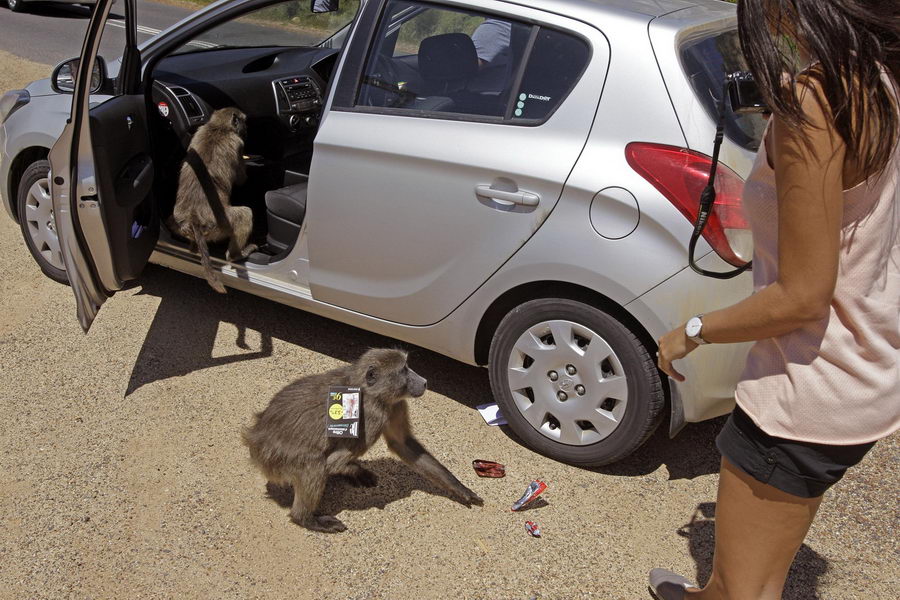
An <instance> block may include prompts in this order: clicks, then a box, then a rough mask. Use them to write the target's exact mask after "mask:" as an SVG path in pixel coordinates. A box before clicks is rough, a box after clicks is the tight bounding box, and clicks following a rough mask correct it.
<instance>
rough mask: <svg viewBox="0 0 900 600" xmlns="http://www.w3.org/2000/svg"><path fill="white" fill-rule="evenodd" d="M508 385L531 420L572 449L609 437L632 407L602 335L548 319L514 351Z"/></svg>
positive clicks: (530, 331)
mask: <svg viewBox="0 0 900 600" xmlns="http://www.w3.org/2000/svg"><path fill="white" fill-rule="evenodd" d="M507 381H508V383H509V389H510V391H511V392H512V396H513V401H514V403H515V405H516V408H517V409H518V410H519V412H520V413H521V414H522V416H523V417H525V420H526V421H528V423H530V424H531V426H532V427H534V428H535V429H536V430H538V431H539V432H540V433H541V434H543V435H544V436H546V437H548V438H550V439H552V440H554V441H557V442H560V443H563V444H568V445H571V446H584V445H587V444H593V443H596V442H599V441H601V440H603V439H605V438H606V437H608V436H609V435H610V434H611V433H612V432H613V431H615V429H616V427H618V426H619V423H620V422H621V420H622V417H623V416H624V414H625V408H626V406H627V404H628V383H627V379H626V377H625V370H624V369H623V367H622V363H621V361H620V360H619V357H618V356H616V353H615V352H614V351H613V349H612V347H610V345H609V344H608V343H607V342H606V340H604V339H603V338H602V337H600V335H599V334H597V333H596V332H594V331H593V330H591V329H590V328H588V327H585V326H584V325H580V324H578V323H574V322H572V321H564V320H553V321H544V322H542V323H538V324H537V325H534V326H533V327H531V328H529V329H528V330H527V331H525V332H524V333H523V334H522V335H521V336H520V337H519V339H518V340H517V341H516V343H515V345H514V346H513V350H512V352H511V353H510V357H509V366H508V368H507Z"/></svg>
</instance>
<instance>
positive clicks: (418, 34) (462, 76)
mask: <svg viewBox="0 0 900 600" xmlns="http://www.w3.org/2000/svg"><path fill="white" fill-rule="evenodd" d="M589 58H590V47H589V46H588V44H587V43H586V42H585V41H584V40H582V39H581V38H580V37H578V36H575V35H573V34H569V33H563V32H560V31H557V30H555V29H551V28H547V27H542V26H535V25H532V24H527V23H523V22H520V21H517V20H515V19H511V18H508V17H501V16H499V15H491V14H487V13H482V12H477V11H466V10H463V9H460V8H457V7H443V6H436V5H434V4H425V3H419V2H407V1H401V0H391V1H389V2H387V3H386V6H385V9H384V12H383V13H382V16H381V19H380V22H379V25H378V27H377V32H376V36H375V40H374V42H373V44H372V47H371V49H370V51H369V55H368V58H367V59H366V63H365V68H364V70H363V74H362V78H361V80H360V81H359V88H358V93H357V96H356V103H355V106H356V107H357V108H360V109H362V110H382V111H383V110H386V111H388V112H394V111H399V112H400V113H401V114H403V113H406V114H411V115H415V116H438V117H445V118H450V117H451V115H455V118H466V116H468V118H471V119H475V120H484V119H488V120H498V121H519V122H521V123H522V124H533V123H536V122H542V121H543V120H545V119H546V118H547V117H549V116H550V115H551V114H552V113H553V111H554V110H555V109H556V107H558V106H559V104H560V103H561V102H562V100H563V99H564V98H565V96H566V95H567V94H568V92H569V91H571V89H572V87H573V86H574V85H575V83H576V82H577V80H578V78H579V77H580V76H581V73H582V72H583V71H584V68H585V66H586V65H587V62H588V60H589Z"/></svg>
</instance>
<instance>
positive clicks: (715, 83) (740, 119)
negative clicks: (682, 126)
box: [679, 29, 766, 152]
mask: <svg viewBox="0 0 900 600" xmlns="http://www.w3.org/2000/svg"><path fill="white" fill-rule="evenodd" d="M679 54H680V55H681V65H682V68H683V69H684V73H685V75H686V76H687V78H688V81H689V82H690V84H691V87H692V88H693V90H694V94H695V95H696V96H697V99H698V100H700V103H701V104H702V105H703V107H704V108H705V109H706V112H707V113H708V114H709V116H710V117H711V118H712V119H713V120H716V119H717V118H718V114H717V109H718V102H719V98H721V96H722V93H723V84H724V83H725V76H726V75H727V74H728V73H732V72H734V71H746V70H747V62H746V61H745V60H744V55H743V54H742V53H741V43H740V40H739V39H738V32H737V30H736V29H730V30H727V31H721V32H718V33H713V34H711V35H708V36H705V37H702V38H699V39H698V38H694V39H691V40H688V41H687V42H685V43H684V44H682V46H681V48H680V50H679ZM765 127H766V121H765V119H764V118H763V117H762V115H760V114H758V113H744V114H736V113H732V112H731V111H728V112H727V114H726V117H725V135H726V136H727V137H728V138H729V139H730V140H731V141H733V142H734V143H736V144H738V145H740V146H743V147H744V148H746V149H748V150H752V151H754V152H755V151H756V150H758V149H759V144H760V141H761V140H762V135H763V131H764V130H765Z"/></svg>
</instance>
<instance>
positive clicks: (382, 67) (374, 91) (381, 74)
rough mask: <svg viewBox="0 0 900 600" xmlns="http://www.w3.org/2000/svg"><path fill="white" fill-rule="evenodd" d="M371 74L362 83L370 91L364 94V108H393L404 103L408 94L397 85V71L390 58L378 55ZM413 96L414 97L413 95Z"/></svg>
mask: <svg viewBox="0 0 900 600" xmlns="http://www.w3.org/2000/svg"><path fill="white" fill-rule="evenodd" d="M374 67H375V68H374V69H372V73H371V74H366V75H365V76H364V77H363V83H364V84H366V85H368V86H369V87H370V88H371V89H369V90H368V91H367V92H366V95H365V100H364V102H363V103H364V104H365V105H366V106H381V107H393V106H402V105H403V104H405V103H406V100H407V98H408V97H409V96H410V95H411V94H410V92H408V91H406V90H404V89H402V88H401V87H400V86H399V85H397V71H396V70H395V69H394V64H393V61H392V60H391V58H390V57H388V56H386V55H384V54H379V55H378V58H376V59H375V65H374ZM413 96H414V95H413Z"/></svg>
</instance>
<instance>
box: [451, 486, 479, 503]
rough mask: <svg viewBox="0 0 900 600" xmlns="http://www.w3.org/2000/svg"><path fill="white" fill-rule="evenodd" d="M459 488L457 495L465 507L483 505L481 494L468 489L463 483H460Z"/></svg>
mask: <svg viewBox="0 0 900 600" xmlns="http://www.w3.org/2000/svg"><path fill="white" fill-rule="evenodd" d="M460 488H461V489H459V490H457V495H458V496H459V497H460V499H461V500H462V503H463V504H465V505H466V506H467V507H469V508H472V506H473V505H474V506H484V500H482V499H481V496H479V495H478V494H476V493H475V492H473V491H472V490H470V489H469V488H467V487H466V486H464V485H460Z"/></svg>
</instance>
